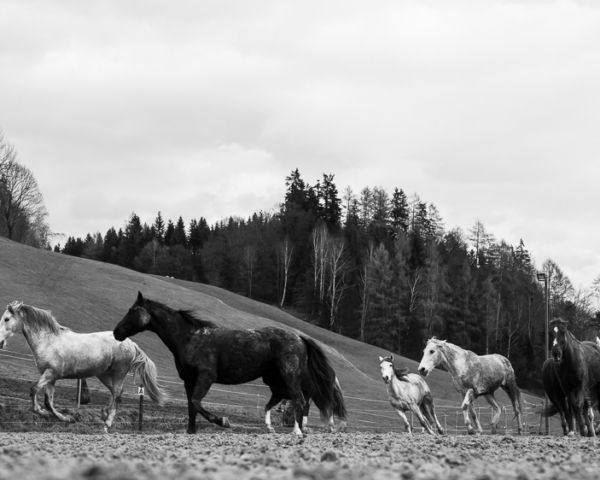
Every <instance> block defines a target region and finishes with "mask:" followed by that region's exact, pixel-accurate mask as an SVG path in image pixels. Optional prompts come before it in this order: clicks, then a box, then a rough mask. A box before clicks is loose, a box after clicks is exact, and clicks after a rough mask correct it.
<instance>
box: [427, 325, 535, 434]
mask: <svg viewBox="0 0 600 480" xmlns="http://www.w3.org/2000/svg"><path fill="white" fill-rule="evenodd" d="M438 365H443V366H444V367H446V369H447V370H448V372H449V373H450V375H451V376H452V383H453V384H454V388H456V390H458V392H459V393H460V394H461V395H463V396H464V400H463V403H462V410H463V414H464V417H465V425H466V427H467V432H468V433H469V434H474V433H481V432H482V431H483V429H482V428H481V423H480V422H479V419H478V418H477V414H476V413H475V408H474V407H473V401H474V400H475V399H476V398H477V397H479V396H484V397H485V399H486V400H487V401H488V403H489V404H490V405H491V406H492V411H493V414H492V422H491V426H492V434H495V433H496V432H497V427H498V420H499V419H500V414H501V413H502V410H501V409H500V406H499V405H498V402H496V399H495V397H494V392H495V391H496V390H498V388H502V389H503V390H504V391H505V392H506V393H507V395H508V397H509V398H510V401H511V402H512V405H513V408H514V410H515V415H516V417H517V421H518V431H519V435H520V434H521V433H522V432H523V421H522V418H521V412H522V410H523V401H522V399H521V391H520V390H519V388H518V387H517V382H516V380H515V372H514V370H513V368H512V365H511V364H510V362H509V361H508V359H507V358H506V357H503V356H502V355H498V354H492V355H481V356H480V355H477V354H475V353H473V352H471V351H470V350H464V349H462V348H460V347H458V346H456V345H454V344H452V343H450V342H447V341H446V340H438V339H437V338H435V337H433V338H431V339H429V341H428V342H427V346H426V347H425V350H424V351H423V358H422V359H421V363H420V364H419V373H420V374H421V375H423V376H424V377H426V376H427V375H429V372H431V371H432V370H433V369H434V368H435V367H437V366H438ZM469 417H470V418H469ZM471 422H473V423H474V424H475V427H476V429H477V430H475V429H474V428H473V426H472V423H471Z"/></svg>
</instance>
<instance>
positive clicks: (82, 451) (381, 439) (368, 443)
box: [0, 432, 600, 480]
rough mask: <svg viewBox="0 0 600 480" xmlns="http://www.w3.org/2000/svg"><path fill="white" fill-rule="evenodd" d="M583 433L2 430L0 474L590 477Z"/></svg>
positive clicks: (315, 479)
mask: <svg viewBox="0 0 600 480" xmlns="http://www.w3.org/2000/svg"><path fill="white" fill-rule="evenodd" d="M599 459H600V456H599V455H598V443H597V442H596V441H595V440H590V439H585V438H583V439H582V438H578V437H575V438H559V437H509V436H487V435H484V436H479V437H466V436H444V437H431V436H426V435H421V434H416V435H414V436H412V437H411V436H408V435H406V434H362V433H339V434H312V435H307V436H305V438H304V439H303V440H298V439H296V438H294V437H293V436H292V435H290V434H273V435H267V434H235V433H231V432H219V433H210V434H207V433H203V434H198V435H185V434H161V435H135V434H118V433H115V434H112V435H77V434H71V433H2V434H1V438H0V479H11V480H12V479H17V478H18V479H33V478H36V479H68V478H73V479H94V480H104V479H107V480H109V479H115V480H116V479H120V480H121V479H122V480H124V479H177V480H187V479H215V480H245V479H253V480H254V479H256V480H258V479H310V480H320V479H381V480H383V479H387V478H398V479H442V478H451V479H479V480H483V479H519V480H525V479H557V480H561V479H565V480H567V479H574V478H580V479H592V478H599V477H600V460H599Z"/></svg>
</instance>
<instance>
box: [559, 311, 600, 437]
mask: <svg viewBox="0 0 600 480" xmlns="http://www.w3.org/2000/svg"><path fill="white" fill-rule="evenodd" d="M550 323H551V325H553V326H554V332H555V336H556V340H555V342H554V346H553V347H552V358H553V360H554V371H555V373H556V377H557V379H558V383H559V384H560V387H561V389H562V391H563V392H564V393H565V394H566V397H567V399H568V402H569V405H570V406H571V408H572V409H573V415H574V417H575V420H576V421H577V425H578V427H579V433H580V434H581V435H582V436H585V435H588V436H590V437H595V436H596V433H595V431H594V411H593V405H594V404H595V403H597V399H598V398H600V397H599V394H600V348H599V347H598V346H597V345H596V344H595V343H593V342H580V341H579V340H577V339H576V338H575V337H574V336H573V334H572V333H571V332H569V330H568V329H567V322H566V321H565V320H563V319H560V318H558V319H555V320H552V322H550Z"/></svg>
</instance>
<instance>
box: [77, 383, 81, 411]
mask: <svg viewBox="0 0 600 480" xmlns="http://www.w3.org/2000/svg"><path fill="white" fill-rule="evenodd" d="M80 406H81V378H78V379H77V410H79V407H80Z"/></svg>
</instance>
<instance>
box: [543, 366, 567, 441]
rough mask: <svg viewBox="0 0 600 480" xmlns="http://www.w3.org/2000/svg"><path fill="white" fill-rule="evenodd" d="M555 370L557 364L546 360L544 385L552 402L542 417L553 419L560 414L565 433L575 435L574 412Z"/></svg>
mask: <svg viewBox="0 0 600 480" xmlns="http://www.w3.org/2000/svg"><path fill="white" fill-rule="evenodd" d="M555 368H556V366H555V362H554V360H553V359H551V358H549V359H548V360H546V361H545V362H544V365H543V366H542V384H543V385H544V390H545V391H546V395H547V396H548V400H550V402H551V405H548V406H547V407H546V408H545V409H544V410H543V411H542V415H543V416H544V417H552V416H554V415H556V414H557V413H558V414H559V415H560V424H561V426H562V429H563V433H564V434H565V435H573V410H572V408H571V405H570V404H569V401H568V400H567V395H566V394H565V392H564V391H563V389H562V387H561V386H560V382H559V381H558V376H557V374H556V371H555Z"/></svg>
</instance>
